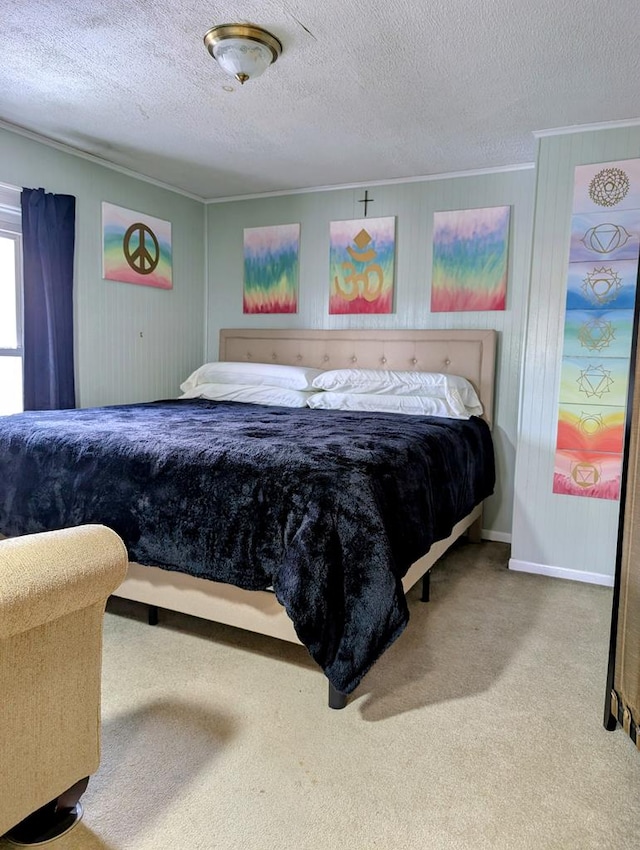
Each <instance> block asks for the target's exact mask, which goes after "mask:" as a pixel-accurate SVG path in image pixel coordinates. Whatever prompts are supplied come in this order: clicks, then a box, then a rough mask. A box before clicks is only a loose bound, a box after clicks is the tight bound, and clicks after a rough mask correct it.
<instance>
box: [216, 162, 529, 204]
mask: <svg viewBox="0 0 640 850" xmlns="http://www.w3.org/2000/svg"><path fill="white" fill-rule="evenodd" d="M531 168H535V162H523V163H519V164H518V165H501V166H496V167H495V168H475V169H472V170H469V171H450V172H448V173H446V174H426V175H423V176H420V177H395V178H391V179H389V180H371V181H369V182H368V183H365V182H362V183H341V184H333V185H330V186H307V187H306V188H304V189H282V190H278V191H277V192H257V193H255V194H252V195H231V196H229V197H225V198H207V199H206V200H205V204H226V203H228V202H230V201H251V200H255V199H257V198H280V197H282V196H283V195H308V194H312V193H313V192H340V191H342V190H343V189H371V188H372V187H374V186H398V185H400V184H402V183H427V182H432V181H434V180H452V179H454V178H456V177H481V176H483V175H487V174H503V173H505V172H510V171H528V170H529V169H531Z"/></svg>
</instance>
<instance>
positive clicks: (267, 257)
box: [242, 224, 300, 313]
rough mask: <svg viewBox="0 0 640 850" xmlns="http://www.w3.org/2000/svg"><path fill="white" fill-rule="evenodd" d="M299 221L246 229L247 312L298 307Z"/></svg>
mask: <svg viewBox="0 0 640 850" xmlns="http://www.w3.org/2000/svg"><path fill="white" fill-rule="evenodd" d="M299 246H300V225H299V224H277V225H272V226H269V227H246V228H245V230H244V294H243V299H242V309H243V312H244V313H296V312H297V310H298V252H299Z"/></svg>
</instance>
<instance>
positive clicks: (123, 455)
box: [0, 399, 494, 693]
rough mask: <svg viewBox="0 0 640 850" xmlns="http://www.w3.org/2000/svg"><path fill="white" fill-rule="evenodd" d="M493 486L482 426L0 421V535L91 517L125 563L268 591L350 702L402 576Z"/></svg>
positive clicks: (191, 418)
mask: <svg viewBox="0 0 640 850" xmlns="http://www.w3.org/2000/svg"><path fill="white" fill-rule="evenodd" d="M493 486H494V467H493V450H492V445H491V437H490V434H489V429H488V428H487V426H486V424H485V423H484V422H482V421H481V420H479V419H477V418H472V419H470V420H468V421H461V420H452V419H436V418H431V417H418V416H400V415H394V414H381V413H380V414H379V413H376V414H370V413H345V412H340V411H320V410H310V409H307V408H302V409H290V408H280V407H263V406H258V405H246V404H237V403H217V402H209V401H204V400H200V399H198V400H192V401H164V402H154V403H151V404H141V405H127V406H116V407H105V408H99V409H92V410H65V411H48V412H30V413H24V414H19V415H16V416H9V417H5V418H0V532H2V533H4V534H6V535H16V534H25V533H29V532H34V531H43V530H47V529H53V528H61V527H66V526H72V525H78V524H82V523H92V522H98V523H103V524H104V525H107V526H109V527H111V528H113V529H114V530H115V531H117V532H118V534H120V535H121V536H122V538H123V539H124V541H125V543H126V545H127V548H128V551H129V557H130V559H131V560H134V561H138V562H140V563H142V564H154V565H157V566H161V567H165V568H167V569H172V570H175V569H177V570H183V571H185V572H189V573H191V574H193V575H196V576H201V577H205V578H211V579H215V580H217V581H223V582H229V583H231V584H235V585H239V586H240V587H244V588H248V589H253V590H255V589H265V588H268V587H273V589H274V591H275V593H276V595H277V598H278V599H279V601H280V602H281V603H282V604H283V605H284V606H285V608H286V610H287V612H288V614H289V616H290V617H291V619H292V621H293V623H294V626H295V629H296V632H297V634H298V636H299V638H300V640H301V641H302V642H303V643H304V644H305V645H306V646H307V647H308V649H309V652H310V653H311V655H312V656H313V658H314V659H315V660H316V661H317V662H318V664H320V666H321V667H322V668H323V670H324V671H325V673H326V675H327V677H328V678H329V680H330V681H331V682H332V684H333V685H334V686H335V687H336V688H337V689H338V690H340V691H343V692H345V693H349V692H350V691H351V690H353V688H355V686H356V685H357V684H358V682H359V681H360V680H361V678H362V677H363V675H364V674H365V673H366V672H367V670H368V669H369V667H370V666H371V665H372V664H373V663H374V661H376V659H377V658H378V657H379V656H380V654H381V653H382V652H383V651H384V650H385V649H386V648H387V647H388V646H389V645H390V644H391V642H392V641H393V640H395V638H397V637H398V635H399V634H400V632H401V631H402V630H403V629H404V627H405V625H406V623H407V621H408V610H407V605H406V602H405V598H404V594H403V592H402V587H401V583H400V580H401V578H402V576H403V575H404V574H405V572H406V571H407V569H408V568H409V566H410V565H411V564H412V563H413V562H414V561H415V560H417V559H418V558H419V557H420V556H422V555H423V554H425V553H426V552H427V551H428V549H429V548H430V546H431V544H432V543H433V542H434V541H436V540H439V539H441V538H443V537H446V536H448V534H449V533H450V532H451V529H452V527H453V525H454V524H455V523H456V522H457V521H458V520H460V519H461V518H462V517H463V516H465V515H466V514H467V513H469V511H470V510H471V509H472V508H473V507H474V506H475V505H476V504H477V503H478V502H480V501H481V500H482V499H484V498H485V497H486V496H488V495H490V493H491V492H492V491H493Z"/></svg>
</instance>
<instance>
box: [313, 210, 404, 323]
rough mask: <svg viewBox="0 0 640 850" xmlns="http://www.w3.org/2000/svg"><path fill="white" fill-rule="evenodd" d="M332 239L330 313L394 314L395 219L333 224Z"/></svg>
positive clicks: (356, 220)
mask: <svg viewBox="0 0 640 850" xmlns="http://www.w3.org/2000/svg"><path fill="white" fill-rule="evenodd" d="M329 240H330V251H329V266H330V276H331V290H330V296H329V313H331V314H337V313H391V312H393V276H394V268H395V251H396V219H395V216H388V217H386V218H362V219H352V220H350V221H332V222H331V223H330V225H329Z"/></svg>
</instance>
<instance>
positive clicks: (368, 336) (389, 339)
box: [115, 329, 497, 707]
mask: <svg viewBox="0 0 640 850" xmlns="http://www.w3.org/2000/svg"><path fill="white" fill-rule="evenodd" d="M496 336H497V335H496V331H493V330H455V331H450V330H447V331H443V330H398V331H393V330H259V329H243V330H224V329H223V330H221V331H220V353H219V359H220V360H226V361H253V362H255V363H284V364H290V365H301V366H302V365H304V366H314V367H317V368H321V369H340V368H345V367H357V368H362V369H374V368H375V369H380V368H382V369H384V368H386V369H394V370H418V371H422V372H446V373H449V374H452V375H462V376H463V377H465V378H467V379H468V380H469V381H471V383H472V384H473V385H474V387H475V389H476V391H477V393H478V395H479V397H480V400H481V401H482V404H483V407H484V418H485V419H486V420H487V422H488V423H489V424H490V425H491V422H492V415H493V393H494V375H495V354H496ZM481 523H482V506H481V505H478V506H477V507H476V508H475V509H474V510H473V511H472V512H471V513H470V514H469V516H467V517H465V518H464V519H463V520H461V521H460V522H459V523H458V524H457V525H456V526H455V528H454V529H453V532H452V534H451V535H450V536H449V537H448V538H447V539H446V540H441V541H439V542H437V543H435V544H434V545H433V546H432V547H431V550H430V551H429V552H428V553H427V555H425V556H424V557H423V558H421V559H420V560H419V561H417V562H416V563H415V564H414V565H413V566H412V567H411V568H410V570H409V572H408V573H407V575H406V576H405V578H404V580H403V586H404V589H405V592H406V591H408V590H409V589H410V588H411V587H412V586H413V585H414V584H416V582H417V581H419V580H420V578H422V577H423V576H424V575H425V574H426V573H427V572H428V570H429V569H430V568H431V567H432V566H433V564H434V563H435V562H436V561H437V560H438V558H440V557H441V556H442V555H443V554H444V553H445V552H446V550H447V549H448V548H449V547H450V546H451V544H452V543H453V542H454V541H455V540H457V539H458V537H460V535H461V534H463V533H464V532H465V531H467V530H469V532H470V534H471V535H472V537H473V538H475V539H476V540H479V539H480V528H481ZM115 595H116V596H120V597H123V598H125V599H132V600H135V601H137V602H144V603H146V604H148V605H151V606H156V607H158V608H168V609H170V610H172V611H180V612H182V613H185V614H192V615H195V616H197V617H203V618H204V619H207V620H212V621H214V622H219V623H226V624H228V625H231V626H237V627H239V628H243V629H248V630H250V631H254V632H257V633H259V634H265V635H270V636H271V637H276V638H280V639H281V640H287V641H291V642H292V643H300V641H299V640H298V637H297V635H296V633H295V631H294V629H293V624H292V623H291V620H290V619H289V617H288V616H287V614H286V612H285V610H284V608H283V607H282V606H281V605H280V604H279V602H278V601H277V600H276V598H275V595H274V594H273V593H270V592H268V591H255V590H252V591H249V590H243V589H241V588H237V587H233V586H231V585H228V584H222V583H220V582H215V581H209V580H207V579H199V578H194V577H193V576H190V575H187V574H186V573H180V572H173V571H168V570H163V569H159V568H157V567H145V566H141V565H140V564H136V563H130V565H129V571H128V574H127V577H126V579H125V580H124V582H123V583H122V584H121V585H120V587H119V588H118V590H117V591H116V592H115ZM336 707H337V706H336Z"/></svg>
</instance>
